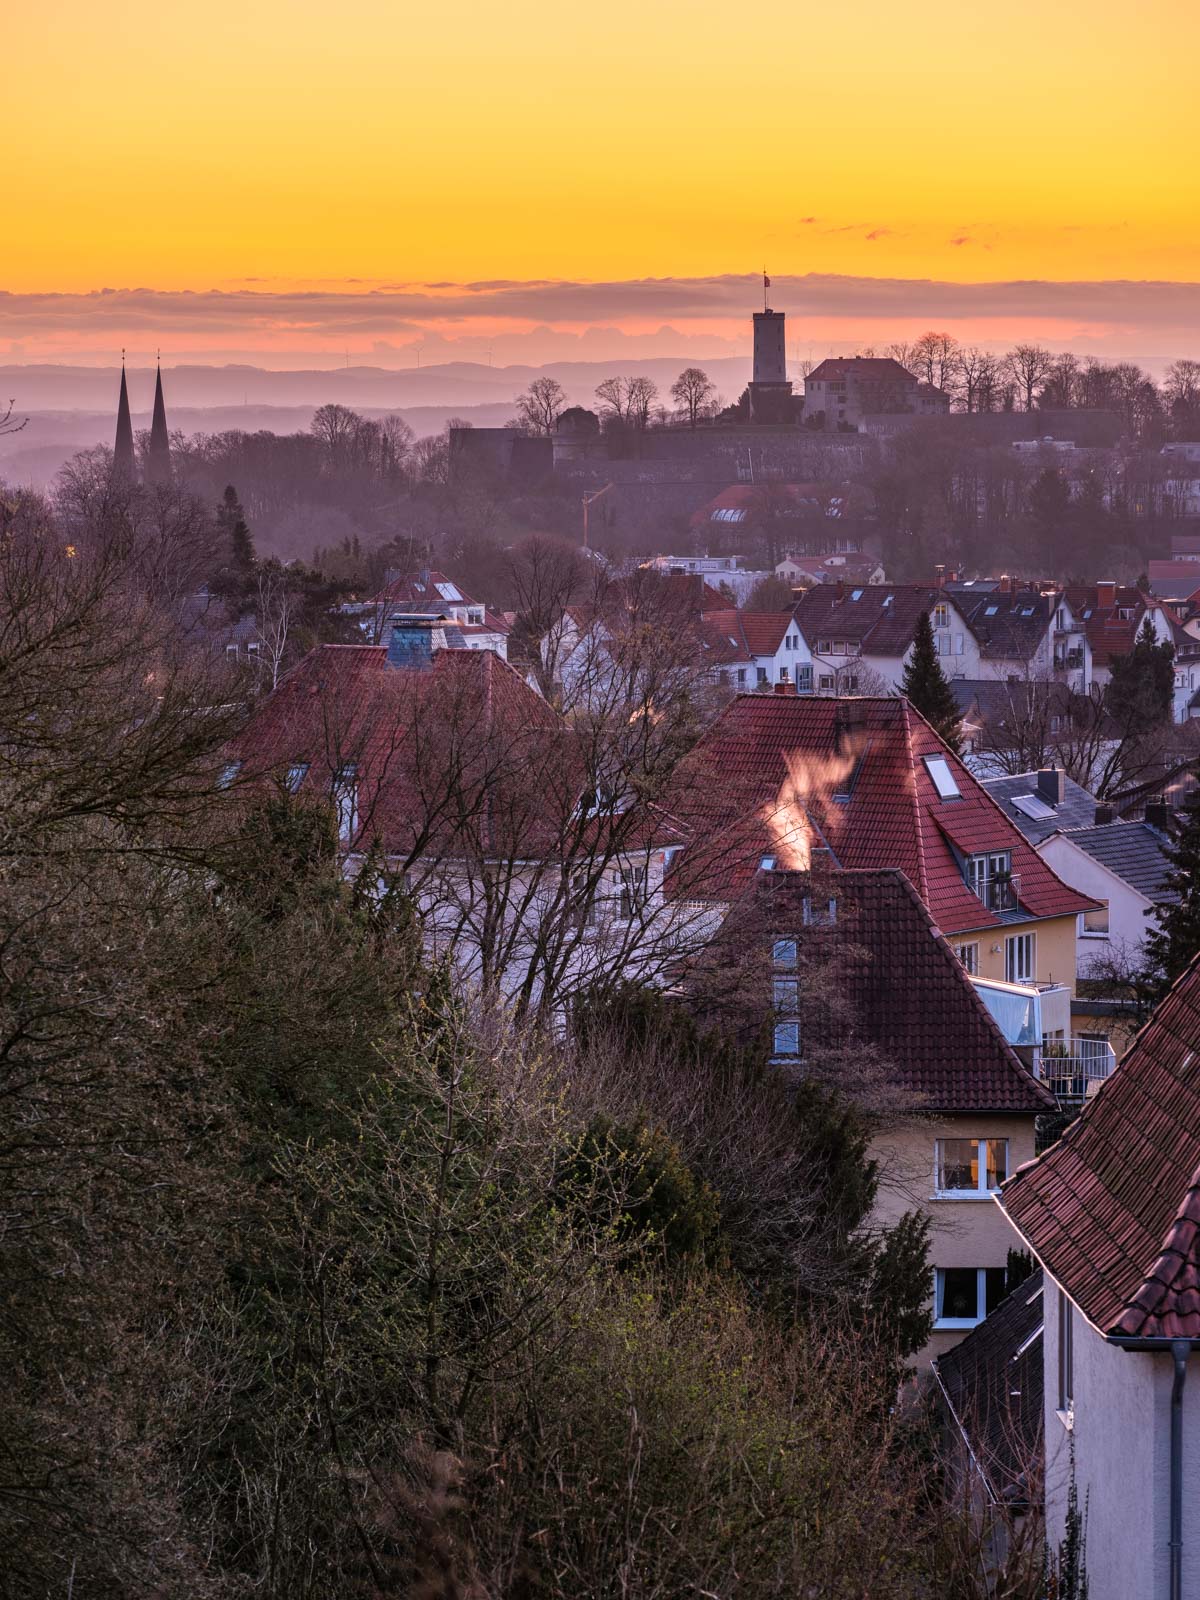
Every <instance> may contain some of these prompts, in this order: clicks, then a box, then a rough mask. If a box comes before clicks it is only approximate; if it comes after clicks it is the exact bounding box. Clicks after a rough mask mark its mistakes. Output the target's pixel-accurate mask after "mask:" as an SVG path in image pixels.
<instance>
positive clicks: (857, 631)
mask: <svg viewBox="0 0 1200 1600" xmlns="http://www.w3.org/2000/svg"><path fill="white" fill-rule="evenodd" d="M856 594H857V595H858V599H857V600H856V599H854V598H853V597H854V595H856ZM948 598H949V597H948V596H946V595H944V594H943V593H942V592H941V591H940V590H938V589H934V588H930V587H929V586H928V585H926V584H920V583H875V584H867V585H865V586H863V587H858V586H852V585H850V584H844V585H843V586H842V589H841V592H840V593H839V591H838V586H837V585H836V584H829V583H822V584H818V585H817V586H816V587H815V588H812V589H809V590H808V591H807V592H806V593H805V594H803V595H801V596H800V599H799V600H798V601H797V602H796V610H795V617H796V621H797V622H798V623H799V625H800V631H801V633H803V635H804V637H805V639H806V640H807V641H808V647H809V649H810V650H814V651H815V650H816V648H817V645H818V643H819V642H820V641H821V640H830V639H845V640H852V641H853V642H854V643H856V644H857V645H859V647H860V648H861V650H862V652H863V653H864V654H866V655H875V656H903V655H904V653H905V651H906V650H907V649H908V647H909V645H910V644H911V643H912V640H913V631H914V629H915V628H916V626H917V618H918V617H919V616H920V614H921V613H922V612H923V611H924V612H926V613H929V612H931V611H932V610H933V608H934V606H935V605H936V604H937V602H938V601H939V600H943V599H948Z"/></svg>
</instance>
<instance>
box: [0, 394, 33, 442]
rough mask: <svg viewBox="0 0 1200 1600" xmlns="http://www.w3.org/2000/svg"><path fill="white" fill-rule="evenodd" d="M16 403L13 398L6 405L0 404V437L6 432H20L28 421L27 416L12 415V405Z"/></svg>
mask: <svg viewBox="0 0 1200 1600" xmlns="http://www.w3.org/2000/svg"><path fill="white" fill-rule="evenodd" d="M16 403H17V402H16V401H15V400H10V401H9V402H8V405H7V406H0V437H3V435H4V434H6V433H20V431H21V429H22V428H23V427H24V426H25V424H26V423H27V422H28V421H29V418H28V417H19V418H18V417H14V416H13V407H14V406H15V405H16Z"/></svg>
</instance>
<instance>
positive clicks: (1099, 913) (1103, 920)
mask: <svg viewBox="0 0 1200 1600" xmlns="http://www.w3.org/2000/svg"><path fill="white" fill-rule="evenodd" d="M1083 935H1084V938H1085V939H1086V938H1088V937H1089V936H1090V937H1091V938H1093V939H1107V937H1108V901H1107V900H1104V901H1102V902H1101V904H1100V906H1099V908H1098V909H1097V910H1095V911H1085V912H1084V913H1083Z"/></svg>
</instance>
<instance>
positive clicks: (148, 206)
mask: <svg viewBox="0 0 1200 1600" xmlns="http://www.w3.org/2000/svg"><path fill="white" fill-rule="evenodd" d="M3 34H4V40H5V43H4V56H5V60H6V64H7V67H8V71H7V72H6V75H5V76H6V82H5V101H6V106H5V110H6V116H5V123H6V127H7V129H8V130H9V136H8V142H9V145H10V150H9V154H8V156H7V159H6V161H5V174H4V175H5V182H4V188H5V192H6V200H7V202H8V203H7V205H6V216H7V219H8V222H9V226H8V227H7V228H6V237H5V246H4V251H3V256H2V257H0V260H2V262H3V265H2V266H0V287H2V288H4V289H7V290H10V291H20V292H29V291H44V290H58V291H81V290H88V289H95V288H98V287H101V286H104V285H111V286H122V287H132V286H148V287H152V288H163V289H211V288H215V287H230V286H237V285H241V284H243V283H244V282H245V280H247V279H259V280H267V281H271V282H272V283H285V284H308V283H337V284H344V283H345V282H346V280H360V281H363V282H372V283H396V282H400V283H415V282H421V281H424V280H438V279H442V278H449V279H453V280H455V281H458V282H464V281H471V280H473V279H481V278H487V279H490V278H582V279H588V280H598V279H610V278H630V277H643V276H659V275H670V276H676V277H689V276H698V275H703V274H708V273H723V272H747V271H752V270H754V269H755V268H756V267H758V266H759V264H760V263H761V262H763V261H766V262H767V263H768V264H769V266H770V267H771V270H772V271H774V272H777V273H780V274H782V273H803V272H811V271H816V272H831V273H849V274H859V275H870V276H895V277H905V278H916V277H937V278H945V279H953V280H957V281H964V282H980V281H987V280H992V279H1001V278H1015V277H1021V278H1024V277H1031V278H1032V277H1036V278H1047V279H1075V278H1090V279H1095V278H1169V279H1177V280H1178V279H1190V280H1195V279H1198V278H1200V207H1198V206H1197V205H1196V203H1195V200H1196V196H1195V188H1196V183H1195V176H1194V175H1195V171H1196V168H1197V161H1196V158H1197V155H1198V154H1200V148H1198V147H1200V135H1198V132H1197V120H1196V117H1195V110H1194V75H1195V62H1196V59H1197V56H1198V54H1200V7H1198V6H1196V5H1195V4H1194V3H1193V0H1144V3H1143V4H1142V5H1141V6H1140V7H1138V8H1137V9H1136V10H1131V9H1130V7H1129V6H1128V4H1127V3H1124V0H1122V3H1118V0H1087V3H1085V0H1058V3H1057V4H1055V5H1052V6H1051V5H1046V4H1045V0H1008V3H1006V4H1005V5H1004V6H1002V7H999V6H998V7H996V8H995V10H994V12H993V11H992V10H990V9H989V8H987V7H985V6H982V5H979V4H975V5H969V4H968V5H964V4H963V3H962V0H911V3H910V4H908V5H901V4H900V3H899V0H859V3H858V4H857V5H854V6H828V5H827V6H805V7H800V6H797V5H795V4H794V0H788V3H784V0H762V3H760V4H759V5H757V6H754V7H742V6H731V5H729V4H728V3H723V4H721V5H719V6H718V5H713V4H711V3H706V0H701V3H700V4H696V3H693V0H689V3H686V4H685V3H683V0H637V3H635V0H605V3H604V4H602V5H601V4H597V5H593V6H580V5H577V4H576V5H564V4H562V3H561V0H558V3H555V4H553V5H550V4H546V3H543V0H511V3H509V4H506V5H504V6H497V5H495V4H493V3H488V4H486V5H484V4H482V3H479V0H466V3H460V4H459V5H456V6H455V5H442V6H434V5H424V6H420V7H414V6H400V5H396V4H395V3H394V0H388V3H385V0H343V3H342V4H341V5H335V6H331V5H329V4H328V3H327V0H322V3H320V4H317V3H316V0H212V3H209V4H205V5H199V4H187V3H179V0H114V3H112V4H108V5H97V4H95V3H94V0H44V3H42V4H39V5H35V6H18V7H13V8H11V10H10V14H9V15H8V16H7V17H6V20H5V25H4V29H3ZM805 219H812V220H805Z"/></svg>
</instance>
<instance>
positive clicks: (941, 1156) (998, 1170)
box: [934, 1139, 1008, 1195]
mask: <svg viewBox="0 0 1200 1600" xmlns="http://www.w3.org/2000/svg"><path fill="white" fill-rule="evenodd" d="M935 1149H936V1165H937V1172H936V1177H935V1180H934V1187H935V1189H936V1192H937V1193H938V1194H940V1195H966V1194H980V1195H987V1194H991V1193H992V1192H993V1190H996V1189H998V1188H999V1187H1000V1185H1001V1184H1002V1183H1003V1182H1004V1180H1005V1179H1006V1178H1007V1177H1008V1140H1007V1139H938V1140H937V1141H936V1142H935Z"/></svg>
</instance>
